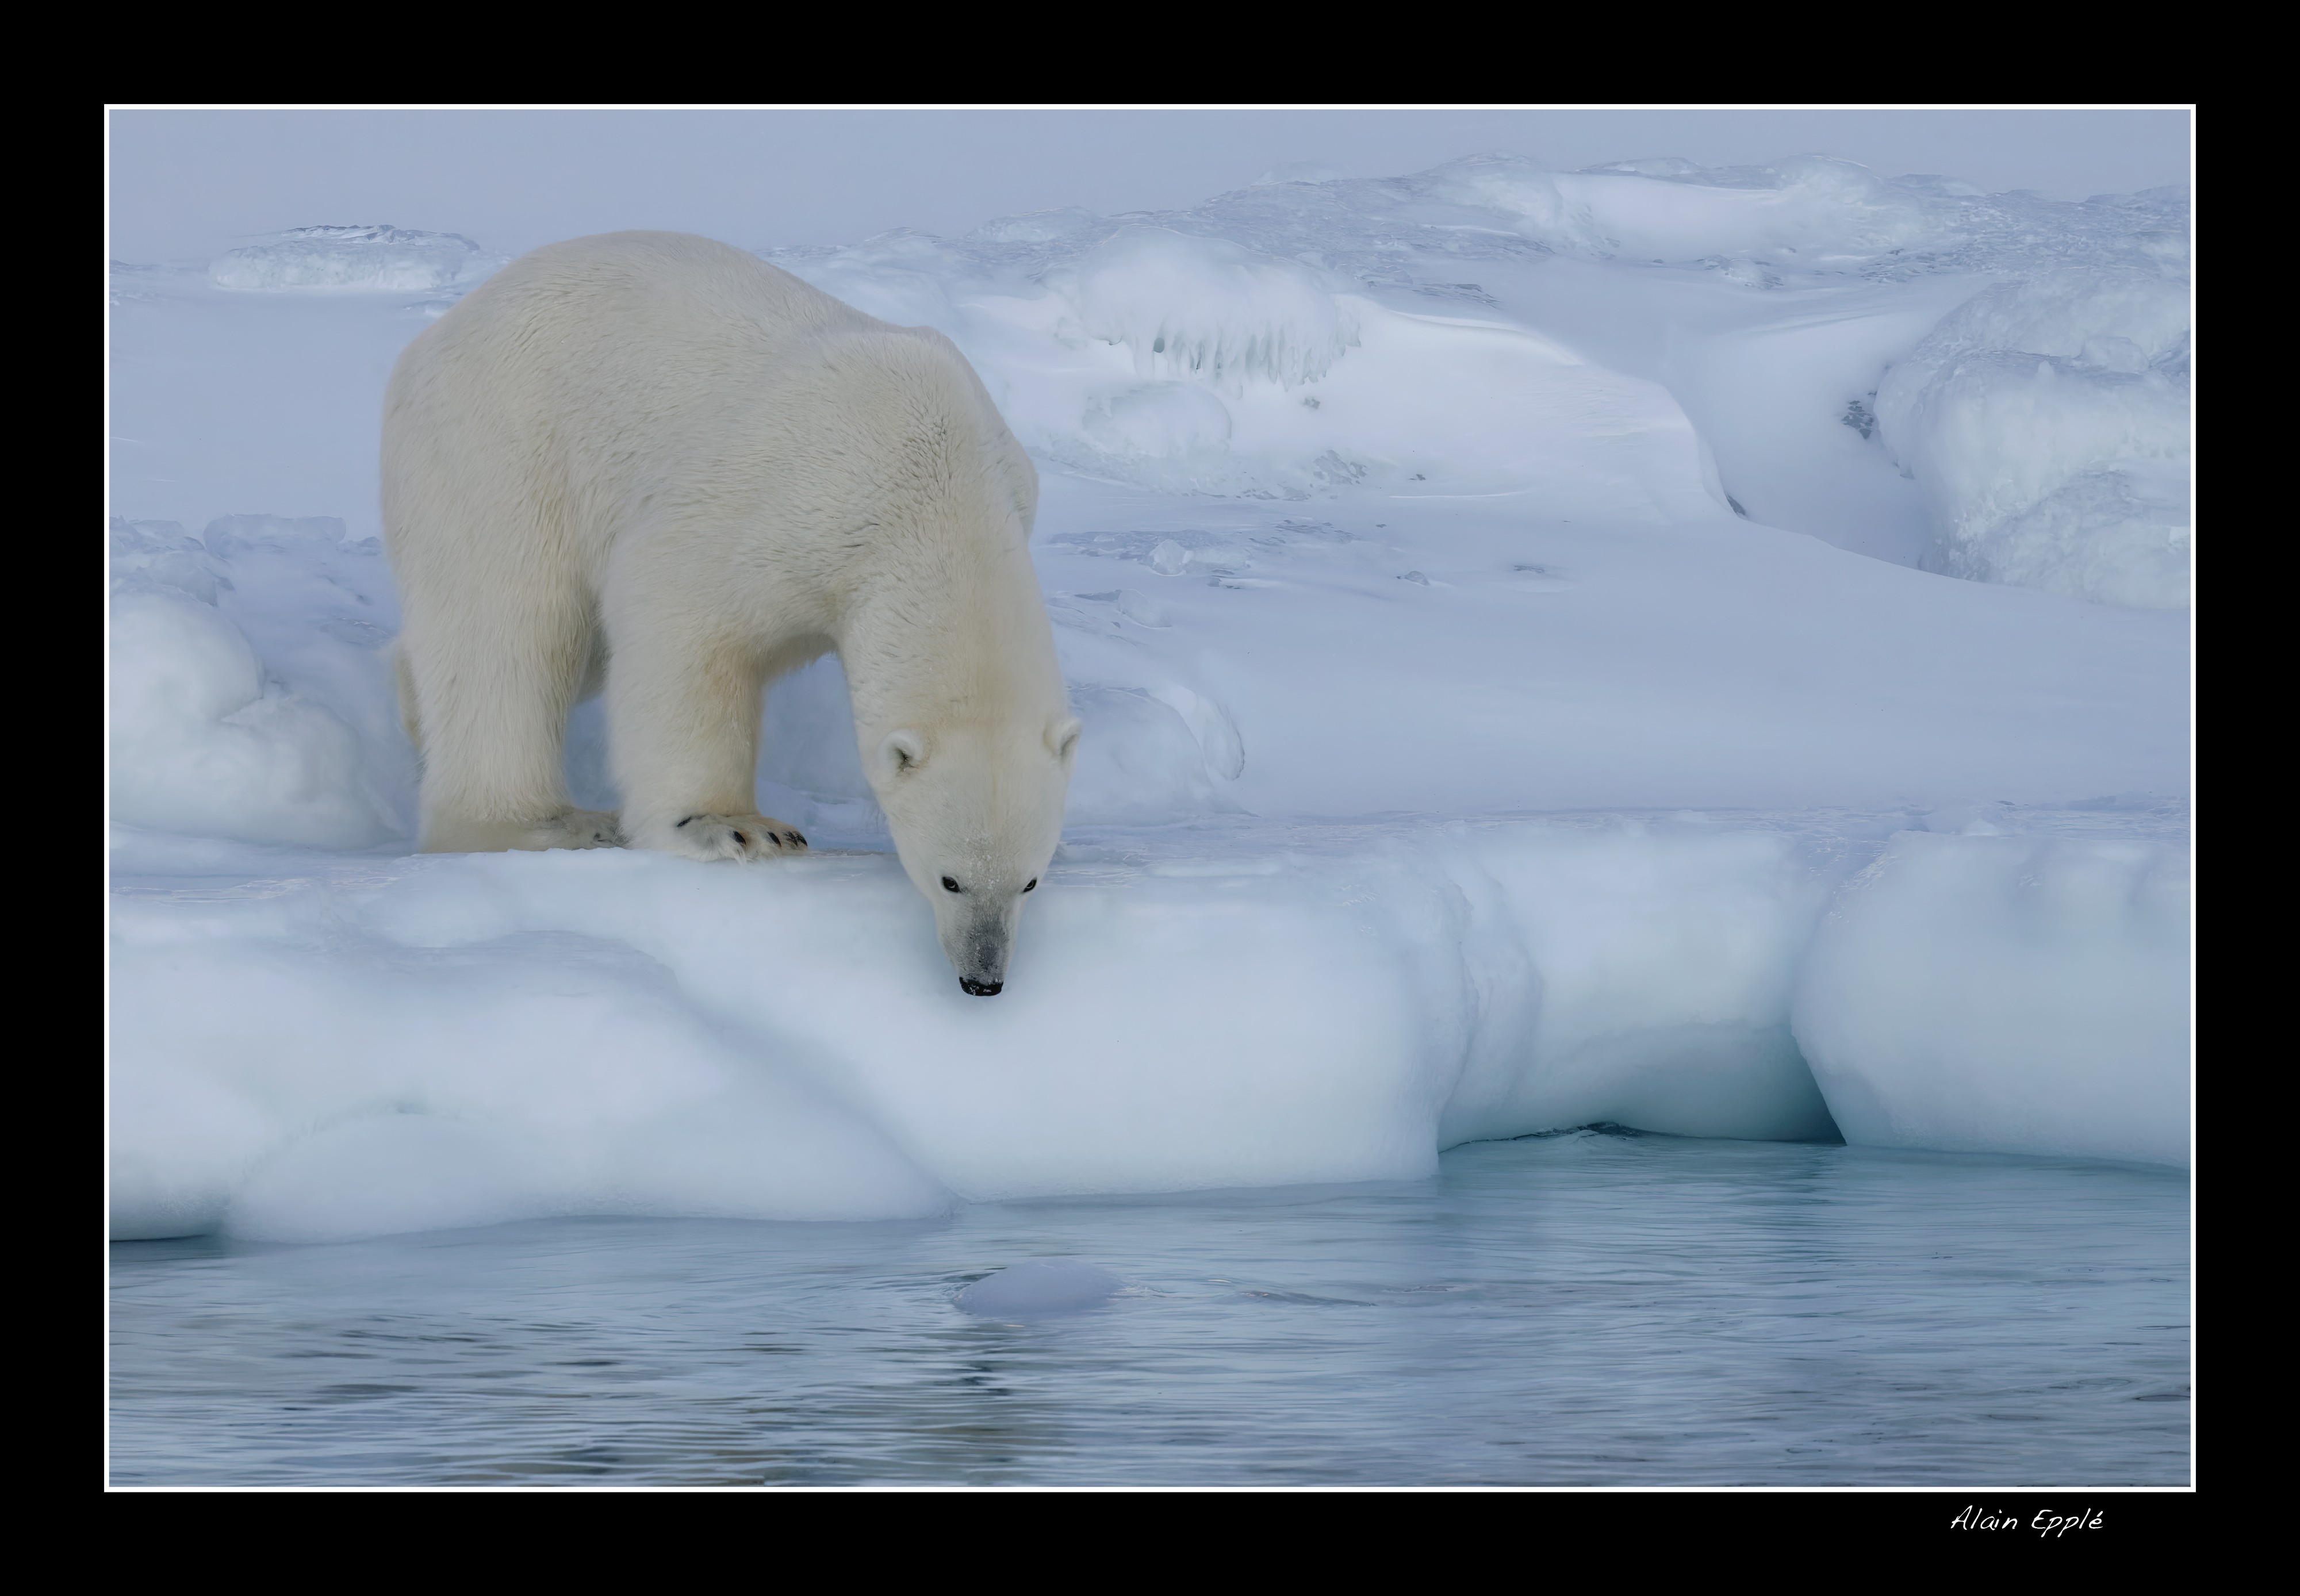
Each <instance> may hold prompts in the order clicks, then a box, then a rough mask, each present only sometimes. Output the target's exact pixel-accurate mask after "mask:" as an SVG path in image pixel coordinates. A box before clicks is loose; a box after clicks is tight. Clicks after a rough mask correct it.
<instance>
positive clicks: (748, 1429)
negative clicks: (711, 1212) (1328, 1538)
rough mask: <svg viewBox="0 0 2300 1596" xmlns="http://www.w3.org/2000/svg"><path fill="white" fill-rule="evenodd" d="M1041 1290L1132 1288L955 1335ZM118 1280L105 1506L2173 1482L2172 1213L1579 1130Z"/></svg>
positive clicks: (2182, 1454) (520, 1227)
mask: <svg viewBox="0 0 2300 1596" xmlns="http://www.w3.org/2000/svg"><path fill="white" fill-rule="evenodd" d="M1033 1259H1063V1260H1065V1261H1067V1262H1070V1263H1071V1265H1072V1268H1073V1270H1074V1271H1075V1272H1076V1273H1077V1274H1079V1275H1080V1276H1086V1277H1087V1278H1088V1279H1091V1278H1093V1277H1092V1276H1087V1272H1086V1271H1085V1270H1084V1269H1082V1268H1078V1267H1077V1266H1080V1265H1091V1266H1094V1267H1095V1268H1098V1269H1101V1270H1104V1271H1106V1272H1107V1274H1108V1275H1109V1276H1113V1277H1114V1279H1113V1280H1112V1281H1111V1282H1110V1283H1109V1284H1110V1286H1111V1288H1112V1289H1109V1290H1108V1291H1107V1292H1106V1293H1094V1292H1092V1291H1089V1292H1088V1293H1085V1294H1084V1295H1085V1299H1086V1300H1085V1301H1080V1300H1079V1297H1078V1296H1076V1295H1072V1296H1071V1297H1069V1298H1067V1299H1066V1298H1064V1297H1063V1295H1062V1294H1061V1293H1059V1292H1057V1293H1041V1294H1040V1298H1039V1300H1038V1301H1037V1302H1036V1303H1035V1304H1034V1303H1033V1301H1031V1293H1029V1291H1027V1290H1025V1291H1022V1292H1020V1293H1008V1294H1007V1299H1006V1301H1004V1302H1003V1303H1002V1302H998V1301H995V1300H994V1301H991V1302H989V1303H988V1306H989V1307H990V1309H992V1311H990V1312H988V1313H969V1312H968V1311H966V1309H965V1307H964V1306H963V1305H962V1295H963V1293H965V1292H966V1290H967V1288H968V1287H969V1286H970V1285H971V1284H972V1283H974V1282H976V1281H978V1280H979V1279H980V1278H982V1277H983V1276H988V1275H992V1274H994V1272H996V1271H999V1270H1002V1269H1013V1267H1014V1266H1016V1265H1017V1264H1019V1263H1023V1262H1026V1261H1028V1260H1033ZM112 1264H113V1297H112V1335H113V1346H112V1382H113V1407H112V1432H111V1458H112V1479H113V1481H114V1483H115V1484H122V1485H134V1484H290V1483H292V1484H325V1483H340V1484H437V1485H506V1484H512V1485H516V1484H664V1485H678V1484H687V1485H759V1484H775V1485H808V1484H821V1485H855V1484H972V1485H1134V1484H1189V1485H1213V1484H1232V1485H1338V1484H1368V1485H1413V1484H1607V1483H1636V1484H1920V1485H1921V1484H1928V1483H1932V1484H1965V1485H1977V1484H2004V1485H2011V1484H2039V1483H2042V1484H2071V1483H2073V1484H2179V1483H2184V1482H2185V1481H2186V1480H2187V1479H2188V1181H2187V1177H2186V1176H2185V1175H2184V1174H2182V1173H2180V1172H2178V1171H2174V1170H2170V1169H2152V1168H2145V1167H2139V1166H2132V1165H2117V1164H2108V1163H2097V1162H2082V1161H2076V1160H2042V1159H2023V1158H2016V1157H2010V1156H2004V1155H1987V1154H1951V1153H1935V1152H1922V1151H1902V1150H1892V1149H1879V1148H1864V1147H1850V1146H1843V1145H1835V1144H1821V1143H1756V1142H1728V1141H1708V1140H1699V1139H1695V1138H1688V1137H1675V1136H1655V1135H1634V1134H1624V1133H1618V1132H1612V1131H1592V1130H1582V1131H1577V1132H1570V1133H1566V1134H1563V1135H1548V1136H1537V1137H1527V1138H1523V1139H1521V1140H1517V1141H1510V1142H1486V1143H1472V1144H1470V1145H1467V1146H1463V1147H1459V1148H1456V1149H1454V1150H1453V1151H1450V1152H1448V1153H1446V1155H1445V1156H1444V1158H1443V1160H1441V1164H1440V1168H1439V1171H1438V1175H1437V1176H1436V1178H1434V1179H1432V1180H1429V1181H1421V1182H1395V1183H1369V1184H1355V1185H1326V1186H1293V1187H1275V1188H1264V1189H1260V1190H1232V1191H1224V1192H1201V1193H1182V1194H1176V1195H1168V1196H1142V1197H1122V1198H1092V1199H1071V1200H1065V1201H1055V1202H1026V1203H975V1204H969V1205H965V1206H963V1207H961V1208H959V1209H956V1210H955V1211H954V1212H953V1213H952V1214H950V1215H948V1216H946V1217H945V1218H938V1219H926V1220H910V1221H886V1222H878V1223H866V1224H789V1223H780V1224H778V1223H761V1222H755V1221H741V1220H710V1219H648V1218H629V1217H610V1218H573V1219H570V1218H561V1219H546V1220H532V1221H527V1222H521V1223H514V1224H508V1225H500V1226H488V1227H485V1228H480V1229H472V1230H460V1231H435V1232H430V1233H426V1234H409V1235H396V1236H390V1237H385V1238H382V1239H378V1240H370V1241H364V1242H354V1243H338V1244H335V1245H328V1246H317V1247H313V1246H283V1245H273V1244H264V1243H247V1242H233V1241H229V1240H225V1239H221V1238H218V1237H206V1238H200V1239H195V1240H185V1241H159V1242H128V1243H114V1244H113V1247H112ZM1017 1273H1018V1274H1024V1273H1026V1272H1024V1271H1017ZM1097 1294H1099V1295H1100V1298H1101V1300H1099V1301H1095V1300H1093V1299H1094V1298H1095V1297H1096V1295H1097ZM975 1305H976V1306H984V1305H985V1304H983V1303H981V1302H977V1303H975Z"/></svg>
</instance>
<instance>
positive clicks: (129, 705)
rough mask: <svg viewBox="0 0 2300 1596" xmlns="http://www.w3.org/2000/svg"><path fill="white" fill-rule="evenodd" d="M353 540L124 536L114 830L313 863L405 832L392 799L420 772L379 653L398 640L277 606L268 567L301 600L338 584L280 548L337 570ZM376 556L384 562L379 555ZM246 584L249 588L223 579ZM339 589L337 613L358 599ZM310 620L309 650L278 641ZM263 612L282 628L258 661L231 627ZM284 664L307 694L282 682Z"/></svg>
mask: <svg viewBox="0 0 2300 1596" xmlns="http://www.w3.org/2000/svg"><path fill="white" fill-rule="evenodd" d="M251 528H254V530H253V531H251ZM267 528H268V529H269V531H268V532H267ZM342 532H343V527H342V523H341V522H339V521H336V520H331V519H329V518H324V517H321V518H313V519H312V520H306V521H282V520H276V519H275V518H271V517H227V518H224V519H223V520H219V521H217V522H215V523H214V524H212V526H211V527H210V528H208V532H207V536H206V537H205V538H204V539H194V538H191V537H189V536H186V535H185V534H184V531H183V529H182V528H180V527H179V526H176V525H175V524H174V523H172V522H154V521H141V522H129V521H117V522H115V523H114V524H113V528H112V573H113V594H112V653H111V681H112V814H113V816H114V818H115V819H120V820H121V821H123V822H126V823H127V824H129V825H135V826H144V827H152V828H154V829H158V830H164V831H174V832H183V833H190V834H194V835H205V836H215V837H228V838H232V839H235V840H237V841H242V842H254V843H277V844H299V845H303V846H307V847H331V848H357V847H364V846H367V845H369V844H373V843H377V842H379V841H382V840H383V839H384V838H386V837H387V836H390V835H394V834H395V832H396V831H397V830H399V829H400V827H398V825H397V824H396V819H395V811H396V810H397V809H398V808H399V807H400V805H398V804H397V803H395V802H394V799H393V797H392V796H391V795H390V794H388V793H387V790H386V789H387V786H389V785H390V781H391V777H392V776H393V775H395V774H400V773H402V772H404V766H405V763H406V760H407V757H408V756H407V754H406V752H404V738H403V737H402V736H401V735H400V734H399V732H398V730H397V728H396V726H392V725H390V724H389V716H388V712H387V710H386V709H385V707H384V705H383V704H382V703H380V702H379V697H380V695H381V694H382V693H383V691H384V685H383V682H382V680H381V677H382V662H381V661H380V659H379V657H378V656H377V654H376V652H375V651H376V649H377V647H378V645H379V644H382V643H383V642H384V641H385V640H386V639H387V637H388V636H389V634H388V633H387V632H386V631H385V630H384V629H383V628H380V627H373V626H369V627H367V628H366V634H367V635H364V636H363V635H362V633H361V632H360V631H359V630H356V629H354V628H359V627H361V626H362V624H363V623H361V622H359V621H357V620H356V619H353V618H350V617H345V616H340V615H329V613H328V611H329V609H333V608H338V607H340V603H338V604H337V605H322V606H312V605H310V604H309V603H305V604H304V605H292V604H282V603H280V602H279V597H278V595H277V594H273V593H271V592H269V591H267V589H268V588H269V587H270V586H271V585H272V584H273V583H274V582H276V580H277V578H278V576H279V572H278V571H277V569H272V568H268V562H267V561H266V560H265V558H264V556H265V555H267V554H269V555H271V556H273V561H272V562H270V563H271V564H272V565H276V563H279V562H284V563H286V564H287V566H288V567H289V569H291V570H292V571H293V572H294V573H295V575H294V576H293V577H292V578H290V579H291V580H293V581H295V582H296V583H298V584H299V585H303V584H309V583H312V582H313V581H315V580H316V581H318V582H323V583H324V582H326V581H327V578H325V576H324V575H321V574H320V573H318V572H315V571H314V570H313V569H312V564H313V562H312V560H311V559H310V558H309V557H308V553H307V551H305V550H302V549H298V550H295V551H292V552H291V551H290V550H288V549H286V548H283V547H282V540H283V534H284V536H285V538H286V540H287V541H288V542H292V543H296V544H312V543H318V544H322V545H324V546H326V547H328V548H331V549H335V550H337V552H338V553H339V555H340V554H341V553H342V551H341V544H340V539H341V536H342ZM365 553H366V555H367V558H368V559H369V561H372V559H373V551H372V550H369V551H366V552H365ZM359 557H360V556H359V554H358V553H352V554H351V555H350V556H349V558H350V559H351V560H353V561H357V560H358V559H359ZM234 571H237V572H239V573H240V575H241V577H242V578H243V580H241V581H235V580H234V579H233V578H232V576H230V575H227V574H226V573H227V572H234ZM251 573H252V574H253V576H254V581H253V582H252V583H251V582H248V581H247V580H246V578H248V577H249V576H250V574H251ZM328 586H329V587H331V588H333V590H334V592H333V596H334V597H335V598H336V599H337V600H338V601H339V602H340V601H341V600H343V599H346V598H350V597H355V596H356V595H354V594H350V593H349V591H348V590H347V589H345V588H343V587H342V586H340V585H339V584H333V583H329V584H328ZM250 601H253V603H252V604H251V603H250ZM314 608H316V609H317V610H318V613H316V614H314V613H312V610H313V609H314ZM298 609H300V610H301V611H302V614H301V615H300V616H299V617H298V622H297V623H296V624H295V625H293V626H292V627H291V628H289V629H291V630H293V631H296V632H301V633H304V634H305V635H304V636H301V637H300V638H295V639H287V638H282V637H279V636H278V632H279V626H278V621H277V618H278V617H279V615H280V613H281V611H283V610H291V611H292V610H298ZM251 610H253V611H254V613H255V614H257V615H260V616H262V617H263V618H264V619H268V620H271V621H272V623H273V624H272V625H271V626H269V627H266V626H262V625H259V627H258V630H259V631H261V632H263V633H264V634H265V641H266V642H267V643H269V644H271V646H270V647H267V648H265V649H263V650H262V651H261V653H262V657H259V649H258V647H257V645H256V643H255V642H254V640H252V639H251V637H250V636H249V634H248V632H247V630H246V628H244V627H243V625H242V624H241V622H240V620H239V619H235V616H240V617H246V616H247V615H249V614H250V612H251ZM331 626H332V627H333V628H334V632H333V635H330V633H329V631H328V630H327V629H326V628H329V627H331ZM282 663H285V664H286V665H287V668H288V669H289V671H290V672H291V673H292V676H293V677H295V678H301V679H300V680H289V679H283V678H282V677H281V676H280V675H279V672H278V667H279V665H280V664H282ZM298 686H302V687H304V688H305V689H306V690H304V691H298V690H296V689H297V687H298ZM362 731H364V733H365V734H366V735H365V736H362V735H361V733H362Z"/></svg>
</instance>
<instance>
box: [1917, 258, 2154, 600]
mask: <svg viewBox="0 0 2300 1596" xmlns="http://www.w3.org/2000/svg"><path fill="white" fill-rule="evenodd" d="M2189 347H2190V313H2189V291H2188V284H2187V283H2186V282H2185V281H2183V280H2180V279H2179V278H2168V277H2163V276H2158V275H2152V274H2147V273H2143V272H2139V271H2134V270H2110V271H2100V270H2096V271H2090V272H2086V273H2082V274H2077V273H2065V272H2064V273H2055V274H2052V275H2049V276H2045V277H2040V278H2034V279H2031V280H2029V281H2027V282H2021V283H2016V284H2008V285H2004V286H2000V287H1995V288H1991V289H1988V290H1987V291H1986V292H1984V293H1982V294H1980V295H1978V296H1976V297H1975V298H1974V299H1973V300H1971V302H1970V303H1967V304H1965V305H1964V306H1963V308H1961V309H1959V310H1957V311H1956V312H1953V313H1952V314H1950V315H1949V316H1948V317H1946V319H1945V320H1943V321H1942V322H1941V324H1940V325H1939V326H1938V328H1935V329H1934V330H1933V331H1932V332H1931V333H1930V334H1929V336H1927V337H1925V339H1924V340H1923V341H1922V342H1921V343H1920V344H1919V345H1917V346H1916V349H1915V350H1914V352H1913V353H1911V354H1910V355H1909V357H1908V358H1907V359H1905V360H1904V361H1902V362H1899V363H1898V364H1897V365H1896V366H1895V367H1894V368H1893V369H1892V370H1891V371H1890V372H1888V374H1887V376H1886V378H1885V379H1884V382H1883V383H1882V384H1881V385H1880V386H1879V388H1878V391H1877V399H1876V418H1877V424H1878V428H1879V434H1880V436H1881V437H1882V438H1883V440H1884V442H1885V445H1886V446H1887V447H1888V449H1889V450H1890V451H1891V452H1892V453H1893V455H1894V457H1895V458H1896V460H1897V461H1899V462H1900V464H1901V466H1902V468H1903V469H1904V470H1906V471H1907V472H1908V473H1909V474H1910V475H1911V476H1913V477H1914V478H1916V480H1917V482H1918V483H1919V484H1920V486H1922V488H1923V489H1924V492H1925V496H1926V499H1927V501H1928V503H1929V506H1930V509H1931V512H1932V520H1933V527H1934V533H1935V546H1936V556H1937V560H1938V569H1945V570H1946V571H1948V572H1950V573H1951V574H1953V575H1956V576H1963V577H1971V578H1979V579H1980V580H1983V581H1992V582H2009V583H2013V584H2016V585H2018V586H2026V587H2041V588H2045V589H2047V590H2049V591H2051V592H2055V593H2065V594H2071V595H2072V596H2074V597H2078V598H2086V599H2092V600H2095V601H2097V602H2100V603H2113V604H2129V605H2136V606H2143V607H2148V608H2157V609H2177V608H2180V607H2183V606H2185V605H2186V604H2187V603H2188V597H2189V564H2190V559H2189V557H2190V544H2191V530H2190V528H2191V516H2190V512H2189V403H2188V375H2189Z"/></svg>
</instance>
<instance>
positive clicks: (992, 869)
mask: <svg viewBox="0 0 2300 1596" xmlns="http://www.w3.org/2000/svg"><path fill="white" fill-rule="evenodd" d="M1078 739H1079V723H1078V721H1077V720H1076V719H1074V718H1072V717H1071V716H1069V715H1058V716H1055V717H1053V718H1051V719H1048V720H1046V722H1044V723H1042V724H1031V723H1024V724H1021V725H1013V726H950V727H904V728H902V729H900V730H897V731H892V732H889V733H887V735H886V736H884V737H883V738H881V739H880V740H879V746H878V750H877V757H876V758H875V760H873V761H871V770H870V777H871V787H872V788H873V790H875V791H876V792H877V794H878V795H879V808H880V809H882V810H885V811H886V814H887V826H888V828H889V829H890V830H892V831H893V833H894V835H895V851H896V853H898V854H899V855H901V857H902V860H903V869H904V872H905V873H907V874H908V875H909V877H910V878H911V883H912V885H914V886H916V887H917V888H918V889H919V891H920V892H921V894H925V897H926V900H927V902H929V903H930V904H932V905H933V906H934V915H935V930H936V932H937V935H939V936H940V937H941V939H942V951H943V952H944V953H945V954H946V955H947V956H948V957H949V959H950V962H951V968H954V969H955V970H956V971H957V972H958V984H959V985H960V986H961V987H963V988H964V989H965V990H966V991H967V992H970V993H973V994H975V995H976V996H978V997H992V996H996V994H997V993H998V991H999V989H1000V988H1001V987H1003V986H1004V985H1005V984H1006V956H1007V954H1008V952H1010V951H1011V950H1012V949H1013V945H1014V927H1016V925H1017V924H1018V923H1020V921H1021V918H1022V896H1023V894H1025V893H1029V892H1031V891H1033V890H1035V889H1036V888H1037V886H1038V882H1039V879H1040V878H1041V877H1044V876H1045V875H1046V864H1047V861H1048V860H1051V859H1053V858H1054V845H1055V844H1057V843H1059V842H1060V841H1061V840H1062V834H1063V800H1064V799H1065V798H1066V797H1067V796H1068V795H1069V793H1070V785H1071V766H1072V765H1074V764H1075V763H1076V762H1077V756H1078Z"/></svg>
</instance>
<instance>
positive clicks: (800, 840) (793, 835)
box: [790, 831, 806, 848]
mask: <svg viewBox="0 0 2300 1596" xmlns="http://www.w3.org/2000/svg"><path fill="white" fill-rule="evenodd" d="M790 840H791V841H792V842H794V843H796V844H798V845H799V846H800V847H802V848H804V847H805V846H806V838H804V836H801V835H799V834H798V833H797V832H796V831H794V832H792V833H791V834H790Z"/></svg>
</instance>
